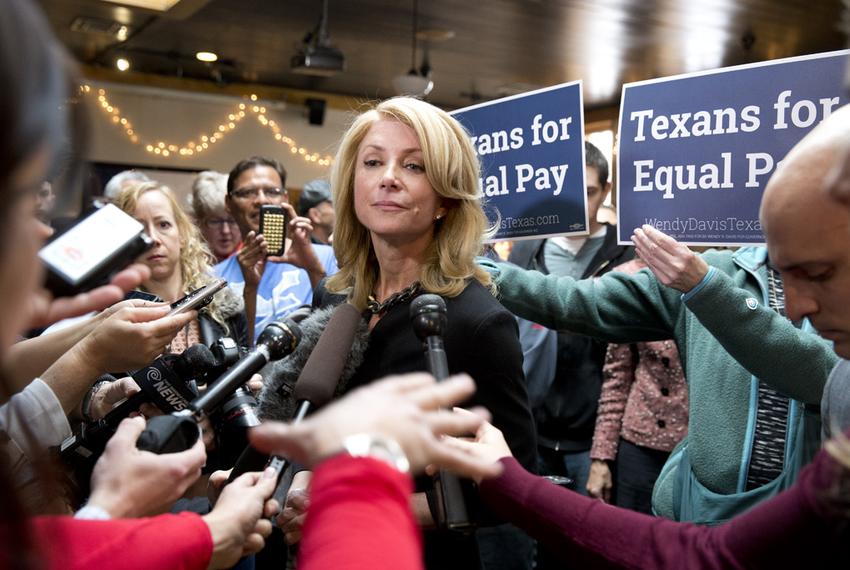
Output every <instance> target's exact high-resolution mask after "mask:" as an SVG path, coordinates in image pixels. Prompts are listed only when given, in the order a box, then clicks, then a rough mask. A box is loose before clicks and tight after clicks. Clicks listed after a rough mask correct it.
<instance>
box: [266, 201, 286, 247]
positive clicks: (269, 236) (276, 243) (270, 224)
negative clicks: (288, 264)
mask: <svg viewBox="0 0 850 570" xmlns="http://www.w3.org/2000/svg"><path fill="white" fill-rule="evenodd" d="M287 226H289V215H287V213H286V210H284V209H283V207H282V206H274V205H271V204H263V205H262V206H260V234H262V236H263V238H265V240H266V245H268V246H269V255H283V253H284V251H286V228H287Z"/></svg>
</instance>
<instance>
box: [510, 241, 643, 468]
mask: <svg viewBox="0 0 850 570" xmlns="http://www.w3.org/2000/svg"><path fill="white" fill-rule="evenodd" d="M545 243H546V240H542V239H539V240H527V241H518V242H516V243H515V244H514V247H513V250H512V251H511V256H510V259H509V260H510V261H511V262H512V263H515V264H516V265H518V266H520V267H524V268H526V269H535V270H537V271H540V272H542V273H549V271H548V269H547V268H546V263H545V262H544V260H543V249H544V245H545ZM634 257H635V252H634V248H633V247H631V246H625V245H617V227H616V226H612V225H610V224H606V233H605V241H604V242H603V243H602V247H600V248H599V251H597V252H596V255H595V256H594V257H593V259H592V260H591V262H590V265H588V267H587V269H586V270H585V272H584V273H583V274H582V278H588V277H598V276H600V275H602V274H604V273H607V272H608V271H610V270H611V269H613V268H614V267H616V266H617V265H620V264H621V263H625V262H626V261H629V260H630V259H633V258H634ZM606 347H607V344H606V343H604V342H601V341H598V340H596V339H593V338H590V337H587V336H583V335H576V334H572V333H568V332H559V333H558V354H557V364H556V371H555V378H554V379H553V381H552V385H551V387H550V388H549V391H548V395H547V397H546V399H545V402H544V403H543V404H542V405H540V406H538V407H537V408H535V409H534V410H533V413H534V421H535V423H536V424H537V439H538V444H539V445H541V446H543V447H547V448H550V449H557V450H563V451H567V452H578V451H584V450H588V449H590V446H591V442H592V439H593V430H594V427H595V425H596V408H597V406H598V403H599V395H600V393H601V390H602V367H603V365H604V362H605V349H606Z"/></svg>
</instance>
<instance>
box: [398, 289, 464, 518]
mask: <svg viewBox="0 0 850 570" xmlns="http://www.w3.org/2000/svg"><path fill="white" fill-rule="evenodd" d="M410 320H411V324H412V325H413V332H415V333H416V336H417V337H418V338H419V340H421V341H422V346H423V347H424V349H425V364H426V366H427V367H428V371H429V372H430V373H431V375H432V376H434V378H436V380H437V382H442V381H443V380H445V379H446V378H448V377H449V363H448V360H447V359H446V351H445V349H444V347H443V333H444V332H445V329H446V324H447V322H448V318H447V317H446V302H445V301H444V300H443V298H442V297H440V296H439V295H433V294H430V293H426V294H423V295H419V296H418V297H416V298H415V299H413V301H411V302H410ZM434 491H435V492H436V495H437V497H436V499H437V500H436V506H437V512H436V513H434V519H435V522H436V523H437V525H438V526H440V527H442V528H447V529H449V530H453V531H458V532H464V533H468V532H472V531H473V530H475V524H474V523H473V522H472V520H471V518H470V516H469V509H467V506H466V499H465V497H464V489H463V484H462V483H461V480H460V478H459V477H458V476H457V475H455V474H454V473H449V472H448V471H445V470H443V469H441V470H440V471H439V472H438V473H437V474H436V475H434Z"/></svg>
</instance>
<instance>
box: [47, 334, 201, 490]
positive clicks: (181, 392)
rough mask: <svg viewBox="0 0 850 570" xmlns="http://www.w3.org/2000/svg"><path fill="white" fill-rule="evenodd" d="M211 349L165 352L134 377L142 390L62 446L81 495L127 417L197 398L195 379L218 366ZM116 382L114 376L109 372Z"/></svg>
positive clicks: (179, 406)
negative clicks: (151, 407) (142, 409)
mask: <svg viewBox="0 0 850 570" xmlns="http://www.w3.org/2000/svg"><path fill="white" fill-rule="evenodd" d="M214 364H215V361H214V360H213V357H212V355H211V354H210V351H209V349H207V347H205V346H203V345H194V346H190V347H189V348H188V349H187V350H186V351H185V352H183V353H182V354H180V355H174V354H165V355H162V356H160V357H159V358H157V359H156V360H154V361H153V362H152V363H151V364H150V365H149V366H146V367H144V368H142V369H140V370H137V371H136V372H134V373H133V374H132V375H131V376H132V378H133V381H134V382H135V383H136V384H137V385H138V386H139V388H140V390H139V392H137V393H135V394H133V395H132V396H130V397H128V398H126V399H124V401H122V402H119V403H118V404H117V405H116V406H115V407H114V408H113V409H112V410H111V411H110V412H109V413H107V414H106V415H105V416H104V417H103V418H101V419H99V420H97V421H94V422H90V423H84V424H82V425H81V426H80V427H79V428H77V430H76V431H75V432H74V434H73V435H71V436H69V437H68V438H66V439H65V441H63V442H62V444H61V446H60V447H59V454H60V458H61V459H62V460H63V462H65V463H66V464H67V465H68V466H69V467H70V468H71V471H72V472H73V476H74V479H75V480H76V482H77V487H78V489H79V492H80V495H81V497H85V496H86V495H87V490H88V485H89V480H90V479H91V472H92V470H93V469H94V464H95V462H96V461H97V459H98V457H100V455H101V454H102V453H103V450H104V448H105V447H106V443H107V442H108V441H109V438H111V437H112V436H113V435H114V434H115V430H116V429H117V428H118V424H120V423H121V421H122V420H123V419H124V418H127V417H129V416H130V415H131V414H132V413H134V412H137V411H138V410H139V407H140V406H141V405H142V404H145V403H150V404H153V405H154V406H156V407H157V408H159V409H160V410H162V411H165V412H170V411H180V410H183V409H185V408H186V407H188V405H189V402H190V401H192V400H193V399H195V398H196V397H197V391H196V389H195V388H194V387H193V385H192V382H191V380H190V379H191V378H193V377H194V376H195V374H196V371H198V370H205V369H207V368H209V367H210V366H212V365H214ZM107 378H110V379H111V380H112V381H114V380H115V378H114V377H111V376H109V375H107Z"/></svg>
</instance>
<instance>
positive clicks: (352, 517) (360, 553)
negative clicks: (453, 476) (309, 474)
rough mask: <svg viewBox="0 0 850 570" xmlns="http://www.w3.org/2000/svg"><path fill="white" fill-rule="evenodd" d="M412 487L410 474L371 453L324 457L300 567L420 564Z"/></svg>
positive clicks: (406, 567) (407, 568)
mask: <svg viewBox="0 0 850 570" xmlns="http://www.w3.org/2000/svg"><path fill="white" fill-rule="evenodd" d="M412 490H413V482H412V480H411V479H410V477H409V476H407V475H405V474H403V473H400V472H398V471H396V470H395V469H393V468H392V467H390V466H389V465H387V464H385V463H383V462H381V461H377V460H375V459H371V458H366V457H351V456H349V455H338V456H336V457H333V458H331V459H329V460H327V461H325V462H323V463H322V464H321V465H319V467H318V468H317V469H316V471H315V473H314V474H313V482H312V483H311V490H310V507H309V509H308V511H307V520H306V522H305V524H304V537H303V539H302V540H301V547H300V550H299V559H298V568H299V569H301V570H311V569H316V570H327V569H328V568H333V569H334V570H355V569H356V570H362V569H367V568H368V569H369V570H412V569H417V570H418V569H421V568H422V537H421V536H420V534H419V528H418V527H417V525H416V522H415V521H414V520H413V514H412V513H411V511H410V503H409V501H410V494H411V492H412Z"/></svg>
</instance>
